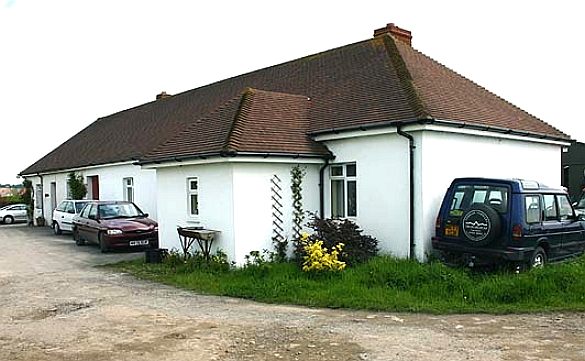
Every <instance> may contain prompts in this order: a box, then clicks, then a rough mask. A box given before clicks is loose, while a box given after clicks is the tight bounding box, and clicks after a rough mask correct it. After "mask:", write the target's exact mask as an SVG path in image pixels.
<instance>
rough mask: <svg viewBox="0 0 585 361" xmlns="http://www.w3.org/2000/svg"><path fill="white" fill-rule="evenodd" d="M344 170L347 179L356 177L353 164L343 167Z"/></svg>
mask: <svg viewBox="0 0 585 361" xmlns="http://www.w3.org/2000/svg"><path fill="white" fill-rule="evenodd" d="M345 170H346V173H347V176H348V177H355V176H356V168H355V164H348V165H346V166H345Z"/></svg>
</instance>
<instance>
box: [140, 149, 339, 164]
mask: <svg viewBox="0 0 585 361" xmlns="http://www.w3.org/2000/svg"><path fill="white" fill-rule="evenodd" d="M216 156H217V157H221V158H233V157H262V158H270V157H286V158H309V159H314V158H322V159H333V158H335V156H333V154H331V152H329V153H328V154H316V153H290V152H237V151H221V152H209V153H200V154H190V155H186V156H176V157H172V156H171V157H164V158H156V159H148V160H142V161H138V162H136V163H133V164H134V165H139V166H142V165H149V164H162V163H168V162H177V163H180V162H183V161H190V160H195V159H201V160H205V159H207V158H209V157H216Z"/></svg>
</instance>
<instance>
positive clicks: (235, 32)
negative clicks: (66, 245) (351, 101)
mask: <svg viewBox="0 0 585 361" xmlns="http://www.w3.org/2000/svg"><path fill="white" fill-rule="evenodd" d="M581 3H582V1H577V0H575V1H567V0H556V1H511V0H507V1H499V0H498V1H496V0H491V1H483V2H479V1H447V0H442V1H414V0H409V1H406V0H402V1H392V0H386V1H366V0H360V1H355V0H354V1H339V0H338V1H317V0H309V1H305V0H294V1H287V2H284V1H251V0H248V1H221V0H214V1H174V0H165V1H162V0H160V1H149V0H136V1H130V0H124V1H122V0H99V1H98V0H94V1H89V0H86V1H80V0H71V1H68V0H52V1H49V0H0V124H1V128H0V129H1V130H0V131H1V138H0V139H1V141H0V149H1V151H2V152H1V159H2V160H1V161H0V165H1V166H0V183H17V182H18V183H20V182H21V181H22V180H20V179H16V174H17V173H19V172H20V171H22V170H23V169H24V168H26V167H27V166H29V165H30V164H32V163H33V162H35V161H36V160H38V159H39V158H41V157H42V156H44V155H45V154H46V153H48V152H50V151H51V150H53V149H54V148H55V147H57V146H58V145H59V144H61V143H63V142H65V141H66V140H67V139H69V138H70V137H71V136H73V135H74V134H76V133H77V132H79V131H80V130H82V129H83V128H85V127H86V126H88V125H89V124H90V123H92V122H93V121H95V120H96V119H97V118H98V117H102V116H106V115H109V114H112V113H115V112H117V111H120V110H124V109H127V108H130V107H134V106H136V105H139V104H143V103H146V102H149V101H151V100H154V97H155V95H156V94H157V93H159V92H161V91H163V90H164V91H167V92H168V93H171V94H175V93H178V92H182V91H185V90H189V89H193V88H196V87H199V86H202V85H205V84H209V83H211V82H215V81H218V80H222V79H225V78H228V77H231V76H235V75H239V74H242V73H245V72H248V71H252V70H256V69H259V68H263V67H267V66H271V65H274V64H278V63H281V62H284V61H288V60H292V59H296V58H299V57H302V56H306V55H310V54H313V53H316V52H320V51H324V50H328V49H331V48H334V47H338V46H342V45H346V44H350V43H353V42H357V41H361V40H365V39H368V38H370V37H371V36H372V34H373V31H374V29H376V28H379V27H383V26H385V25H386V24H387V23H390V22H393V23H395V24H396V25H398V26H400V27H402V28H406V29H408V30H411V31H412V34H413V46H414V47H415V48H416V49H418V50H420V51H421V52H423V53H425V54H426V55H428V56H430V57H432V58H434V59H435V60H437V61H439V62H441V63H443V64H444V65H446V66H448V67H450V68H451V69H453V70H455V71H457V72H459V73H460V74H463V75H464V76H466V77H468V78H470V79H472V80H473V81H475V82H477V83H479V84H480V85H481V86H483V87H485V88H487V89H488V90H490V91H493V92H495V93H496V94H497V95H499V96H501V97H503V98H504V99H506V100H508V101H510V102H511V103H513V104H515V105H517V106H519V107H520V108H522V109H524V110H526V111H528V112H529V113H531V114H534V115H536V116H537V117H539V118H540V119H542V120H544V121H546V122H548V123H550V124H552V125H554V126H555V127H557V128H559V129H560V130H562V131H563V132H565V133H567V134H569V135H571V137H573V138H574V139H577V140H580V141H585V125H584V123H583V121H584V120H585V118H584V115H583V114H581V106H582V105H583V104H584V103H585V99H584V95H585V92H584V91H583V86H584V85H585V70H584V69H585V65H584V64H585V59H584V57H585V45H584V44H585V40H584V39H585V25H584V24H585V22H584V21H583V14H584V11H583V10H584V8H585V5H583V6H581Z"/></svg>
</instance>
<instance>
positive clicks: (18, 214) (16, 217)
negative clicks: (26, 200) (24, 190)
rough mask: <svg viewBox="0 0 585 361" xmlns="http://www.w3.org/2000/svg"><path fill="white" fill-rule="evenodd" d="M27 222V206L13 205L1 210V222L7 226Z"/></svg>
mask: <svg viewBox="0 0 585 361" xmlns="http://www.w3.org/2000/svg"><path fill="white" fill-rule="evenodd" d="M27 220H28V215H27V214H26V204H12V205H10V206H6V207H4V208H2V209H0V221H2V222H4V223H6V224H10V223H14V222H16V221H25V222H26V221H27Z"/></svg>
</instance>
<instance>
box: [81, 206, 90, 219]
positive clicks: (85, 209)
mask: <svg viewBox="0 0 585 361" xmlns="http://www.w3.org/2000/svg"><path fill="white" fill-rule="evenodd" d="M91 206H92V205H91V204H88V205H86V206H85V207H83V210H82V211H81V217H83V218H89V210H90V209H91Z"/></svg>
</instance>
